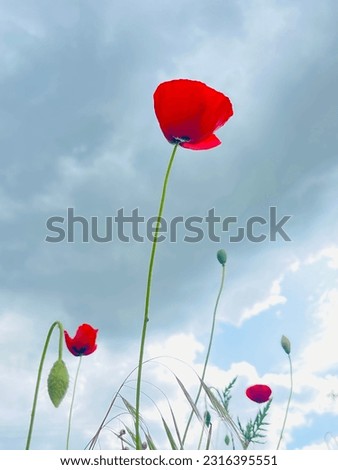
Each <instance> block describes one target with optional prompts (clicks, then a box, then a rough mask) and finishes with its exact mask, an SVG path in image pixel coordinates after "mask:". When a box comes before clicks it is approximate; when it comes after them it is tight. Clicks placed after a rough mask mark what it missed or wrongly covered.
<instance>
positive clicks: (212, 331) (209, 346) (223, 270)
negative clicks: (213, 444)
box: [181, 265, 225, 449]
mask: <svg viewBox="0 0 338 470" xmlns="http://www.w3.org/2000/svg"><path fill="white" fill-rule="evenodd" d="M224 278H225V265H222V278H221V285H220V288H219V291H218V295H217V299H216V303H215V308H214V313H213V316H212V324H211V331H210V338H209V345H208V350H207V355H206V356H205V361H204V367H203V372H202V377H201V379H200V386H199V389H198V392H197V395H196V398H195V402H194V403H195V406H197V403H198V400H199V398H200V395H201V391H202V388H203V382H204V378H205V373H206V370H207V365H208V361H209V356H210V351H211V345H212V341H213V338H214V331H215V323H216V313H217V308H218V304H219V300H220V298H221V294H222V290H223V286H224ZM193 415H194V410H193V409H192V410H191V413H190V416H189V419H188V422H187V425H186V427H185V431H184V434H183V438H182V446H181V449H183V446H184V443H185V440H186V438H187V434H188V430H189V426H190V423H191V420H192V418H193Z"/></svg>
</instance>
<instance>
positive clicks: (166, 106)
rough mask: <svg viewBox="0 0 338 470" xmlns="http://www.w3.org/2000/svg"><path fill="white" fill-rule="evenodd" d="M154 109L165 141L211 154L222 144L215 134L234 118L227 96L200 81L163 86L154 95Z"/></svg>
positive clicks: (180, 81) (171, 82)
mask: <svg viewBox="0 0 338 470" xmlns="http://www.w3.org/2000/svg"><path fill="white" fill-rule="evenodd" d="M154 108H155V114H156V117H157V120H158V122H159V125H160V128H161V130H162V132H163V134H164V136H165V138H166V139H167V140H168V141H169V142H170V143H171V144H179V145H180V146H181V147H184V148H187V149H191V150H208V149H211V148H213V147H217V146H218V145H220V144H221V141H220V140H219V138H218V137H216V135H215V134H214V132H215V131H216V130H217V129H219V128H220V127H222V126H224V124H225V123H226V122H227V120H228V119H230V117H231V116H232V115H233V109H232V104H231V101H230V100H229V98H228V97H227V96H225V95H223V93H221V92H219V91H216V90H214V89H213V88H210V87H209V86H207V85H205V83H202V82H199V81H196V80H187V79H178V80H171V81H168V82H163V83H161V84H160V85H159V86H158V87H157V89H156V90H155V93H154Z"/></svg>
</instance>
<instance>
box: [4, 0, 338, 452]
mask: <svg viewBox="0 0 338 470" xmlns="http://www.w3.org/2000/svg"><path fill="white" fill-rule="evenodd" d="M337 10H338V8H337V2H336V1H335V0H324V1H322V2H317V1H315V0H309V1H305V0H303V1H301V0H298V1H297V0H295V1H283V2H280V1H277V0H242V1H241V0H237V1H236V0H209V1H203V0H180V1H178V0H161V1H160V2H159V1H155V0H144V1H142V2H138V1H136V0H129V1H122V0H110V1H109V0H99V1H97V0H96V1H94V0H92V1H90V0H82V1H79V0H77V1H75V0H72V1H69V0H59V1H58V2H52V1H44V0H26V1H20V0H11V1H9V0H1V1H0V156H1V157H0V158H1V167H0V181H1V185H0V220H1V231H0V299H1V302H0V332H1V334H0V352H1V362H0V378H1V392H0V394H1V401H0V402H1V405H0V449H22V448H24V446H25V440H26V436H27V429H28V424H29V415H30V410H31V404H32V399H33V393H34V386H35V380H36V373H37V368H38V364H39V360H40V355H41V351H42V348H43V344H44V340H45V336H46V334H47V331H48V329H49V327H50V325H51V324H52V323H53V322H54V321H55V320H59V321H61V322H62V323H63V325H64V327H65V329H66V330H67V331H69V333H70V334H71V335H73V334H74V333H75V330H76V328H77V327H78V325H80V324H82V323H90V324H91V325H93V326H94V327H95V328H98V329H99V336H98V349H97V351H96V352H95V354H93V355H91V356H88V357H85V358H84V360H83V361H82V368H81V372H80V379H79V386H78V389H77V396H76V401H75V408H74V416H73V429H72V436H71V447H72V448H75V449H82V448H84V446H85V445H86V444H87V442H88V440H89V439H90V438H91V437H92V436H93V434H94V433H95V432H96V430H97V427H98V425H99V423H100V421H101V419H102V418H103V415H104V413H105V411H106V410H107V408H108V406H109V403H110V400H111V397H112V396H113V394H114V393H115V392H116V390H117V388H118V387H119V385H120V384H121V383H122V382H123V380H124V379H125V378H126V376H127V375H128V374H129V372H130V371H131V370H132V369H133V368H134V367H135V366H136V363H137V359H138V348H139V337H140V331H141V324H142V318H143V308H144V295H145V285H146V274H147V266H148V258H149V254H150V248H151V244H150V242H149V241H148V240H146V241H145V242H143V243H141V242H137V241H132V240H131V241H129V242H123V241H119V240H118V239H117V237H116V236H115V237H114V239H113V241H110V242H107V243H97V242H95V241H94V240H93V239H92V238H91V237H89V241H88V243H84V242H83V241H82V239H81V227H80V226H79V224H78V226H77V229H76V230H75V239H74V242H67V240H64V241H62V242H60V243H51V242H46V236H48V235H53V234H52V233H51V232H49V231H48V229H47V227H46V223H47V220H48V219H49V218H50V217H53V216H59V217H66V216H67V209H68V208H73V209H74V213H75V215H81V216H83V217H86V218H88V219H90V218H91V217H97V218H98V222H99V230H100V233H101V234H104V230H105V218H106V217H112V216H113V217H114V216H116V215H117V211H118V210H119V209H121V208H123V210H124V212H125V214H126V215H130V214H131V211H132V210H133V209H135V208H138V210H139V213H140V215H142V216H144V217H145V218H149V217H151V216H155V215H156V213H157V208H158V204H159V197H160V191H161V186H162V180H163V177H164V172H165V169H166V166H167V162H168V159H169V156H170V153H171V150H172V147H171V146H170V145H169V143H168V142H167V141H166V140H165V139H164V137H163V135H162V133H161V131H160V129H159V126H158V123H157V121H156V117H155V115H154V111H153V92H154V90H155V89H156V87H157V85H158V84H159V83H161V82H162V81H166V80H170V79H173V78H190V79H196V80H201V81H203V82H205V83H207V84H208V85H210V86H212V87H213V88H216V89H217V90H220V91H222V92H223V93H225V94H226V95H227V96H229V97H230V99H231V101H232V102H233V105H234V110H235V114H234V116H233V118H232V119H231V120H230V121H229V122H228V123H227V124H226V125H225V126H224V127H223V128H222V129H220V130H219V131H218V136H219V137H220V139H221V140H222V145H221V146H219V147H217V148H215V149H213V150H209V151H200V152H194V151H190V150H186V149H183V148H179V150H178V153H177V157H176V160H175V162H174V167H173V171H172V175H171V180H170V183H169V188H168V194H167V201H166V207H165V213H164V215H165V217H166V218H167V220H171V219H173V218H174V217H176V216H183V217H189V216H198V217H206V216H207V214H208V211H209V210H210V209H212V208H213V209H214V210H215V213H216V215H218V216H220V217H221V219H224V218H225V217H229V216H235V217H237V218H238V224H237V226H235V225H234V226H233V228H232V229H231V230H230V233H229V232H228V233H227V232H223V233H222V232H221V230H220V227H218V235H219V236H220V241H219V242H215V241H212V240H210V239H209V238H208V236H207V230H206V225H203V227H204V230H205V237H204V239H203V240H202V241H200V242H198V243H187V242H184V240H183V238H184V235H185V233H184V230H183V228H182V227H181V228H180V229H179V230H178V236H177V241H176V242H170V241H169V240H167V241H165V242H162V243H160V244H159V246H158V251H157V257H156V261H155V269H154V282H153V290H152V299H151V308H150V323H149V336H148V340H147V348H146V358H147V359H150V358H155V357H157V356H169V358H168V357H162V359H158V360H157V361H155V360H153V361H150V362H149V363H148V364H147V365H146V366H145V369H144V379H145V380H146V381H147V382H148V384H145V387H144V392H145V393H146V394H147V395H144V396H143V401H142V408H143V409H142V411H143V415H144V418H145V420H146V421H147V424H148V426H149V428H150V429H151V432H152V434H153V435H154V436H155V438H156V440H157V443H158V446H159V447H161V446H162V447H164V446H165V439H164V436H163V431H161V423H160V414H159V412H158V411H157V408H156V406H155V404H154V402H155V403H156V405H157V406H158V407H159V408H160V410H161V412H162V413H163V414H164V415H165V416H166V415H167V413H168V405H167V402H166V400H165V398H164V395H163V394H161V392H160V391H159V390H158V388H156V387H159V388H160V389H161V390H162V391H164V392H165V394H166V396H167V397H168V398H169V400H170V403H171V405H172V407H173V409H174V410H175V413H176V414H177V418H178V421H179V422H180V425H181V426H183V425H184V423H185V421H186V419H187V415H188V412H189V407H188V405H187V402H186V401H185V398H184V396H183V394H182V391H181V390H180V389H179V387H178V385H177V383H176V382H175V379H174V378H173V373H175V374H176V375H178V376H179V377H180V378H181V380H182V381H184V383H185V385H186V387H187V389H188V390H189V392H190V393H191V394H192V395H193V394H194V393H195V392H196V386H197V381H196V375H194V372H193V371H196V372H197V373H201V370H202V366H203V361H204V357H205V353H206V346H207V342H208V333H209V329H210V325H211V317H212V312H213V308H214V303H215V300H216V296H217V292H218V288H219V283H220V277H221V266H220V264H219V263H218V262H217V259H216V253H217V250H219V249H220V248H224V249H225V250H226V251H227V254H228V263H227V275H226V282H225V288H224V291H223V295H222V298H221V302H220V305H219V310H218V317H217V318H218V321H217V325H216V334H215V341H214V344H213V348H212V353H211V358H210V368H209V370H208V374H207V383H208V384H209V385H210V386H214V387H216V388H218V389H222V388H224V387H225V386H226V385H227V384H228V383H229V382H230V380H232V379H233V378H234V377H235V376H238V379H237V383H236V386H235V387H234V389H233V398H232V402H231V414H232V416H233V417H234V418H235V419H236V417H237V416H239V417H240V419H241V420H243V422H245V421H246V419H249V418H250V417H251V418H252V417H254V416H255V413H256V412H257V410H258V406H257V405H256V404H254V403H252V402H249V401H248V399H247V398H246V397H245V389H246V387H247V386H249V385H252V384H254V383H267V384H269V385H270V387H271V388H272V390H273V402H272V405H271V409H270V414H269V422H270V426H269V433H268V435H267V438H266V443H265V444H264V445H262V446H259V445H257V446H256V447H257V448H260V447H266V448H270V449H273V448H276V445H277V442H278V438H279V434H280V430H281V426H282V421H283V417H284V412H285V407H286V402H287V398H288V393H289V381H290V379H289V373H288V360H287V356H286V355H285V353H284V352H283V350H282V348H281V346H280V338H281V336H282V335H283V334H284V335H287V336H288V337H289V338H290V340H291V343H292V360H293V368H294V377H293V379H294V395H293V400H292V402H291V408H290V414H289V418H288V422H287V427H286V432H285V436H284V440H283V442H282V446H281V447H282V448H287V449H328V448H337V440H338V425H337V415H338V375H337V373H338V350H337V340H336V334H337V329H338V317H337V315H338V284H337V280H338V237H337V234H338V218H337V201H338V189H337V179H338V160H337V132H336V129H337V124H338V116H337V109H338V107H337V105H338V103H337V86H336V84H337V72H338V65H337V45H338V38H337V27H336V25H337V14H338V11H337ZM270 207H276V208H277V214H278V218H282V217H283V216H286V215H289V216H291V218H290V220H289V221H288V222H287V224H286V225H285V226H284V228H285V230H286V231H287V234H288V235H289V237H290V238H291V241H285V240H284V239H283V238H282V237H280V236H279V235H277V237H276V240H275V241H271V240H269V230H268V229H267V228H266V227H264V228H260V227H259V226H255V230H257V232H256V233H257V234H259V233H265V234H266V235H267V239H266V240H265V241H263V242H261V243H253V242H252V241H250V240H248V239H247V238H245V239H243V240H242V241H239V242H231V240H230V236H234V235H235V234H236V227H240V226H243V227H245V225H246V221H247V220H248V219H249V218H250V217H253V216H259V217H264V218H266V220H267V221H269V210H270V209H269V208H270ZM113 230H115V227H113ZM128 230H129V229H128V228H126V232H128ZM129 231H130V230H129ZM114 235H116V234H115V232H114ZM54 236H55V234H54ZM56 355H57V335H56V334H55V337H53V341H52V344H51V348H50V351H49V353H48V356H47V363H46V369H45V371H44V375H43V384H42V387H41V391H40V399H39V404H38V411H37V417H36V425H35V429H34V434H33V439H32V448H34V449H62V448H64V446H65V434H66V428H67V417H68V411H69V406H70V401H71V391H72V386H73V385H74V378H75V372H76V367H77V358H75V357H74V356H72V355H70V354H69V353H68V351H67V350H65V352H64V360H65V361H66V363H67V366H68V369H69V373H70V377H71V379H70V382H71V383H70V391H69V392H68V394H67V396H66V398H65V400H64V402H63V403H62V404H61V405H60V408H59V409H57V410H55V409H54V408H53V406H52V405H51V404H50V402H49V399H48V395H47V387H46V378H47V375H48V369H49V368H50V367H51V365H52V364H53V362H54V360H55V359H56ZM134 387H135V375H132V376H131V381H130V382H128V384H127V386H126V387H125V388H124V389H123V394H124V396H125V397H128V399H129V400H130V401H131V402H132V401H133V400H134V390H133V389H134ZM336 394H337V397H336ZM152 400H153V401H152ZM120 405H121V402H120V403H119V406H120ZM119 406H117V407H116V408H115V409H113V411H112V414H111V418H114V417H115V419H114V420H113V421H112V422H111V423H110V426H109V429H108V428H107V429H106V430H105V431H104V432H103V433H102V436H101V439H100V445H101V448H105V449H112V448H118V447H119V446H120V444H119V442H117V440H116V439H115V438H114V434H113V432H114V431H118V430H119V429H121V427H123V423H122V421H123V419H124V417H125V415H122V416H120V418H118V416H119V415H120V413H121V412H123V410H121V409H120V408H119ZM200 407H201V411H202V412H203V411H204V400H201V402H200ZM119 419H120V420H119ZM225 433H226V428H225V427H224V425H223V424H219V425H217V423H216V419H215V433H214V437H213V441H212V446H213V448H215V449H217V448H218V449H221V448H224V447H225V445H224V443H223V438H224V435H225ZM197 436H199V428H198V426H196V425H194V426H193V429H192V432H191V436H190V437H189V439H188V445H189V446H190V447H191V448H193V447H194V445H196V437H197ZM197 440H198V437H197ZM194 443H195V444H194Z"/></svg>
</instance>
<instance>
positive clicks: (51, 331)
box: [26, 321, 63, 450]
mask: <svg viewBox="0 0 338 470" xmlns="http://www.w3.org/2000/svg"><path fill="white" fill-rule="evenodd" d="M56 326H58V328H59V332H60V335H59V359H60V360H61V359H62V346H63V326H62V323H60V322H59V321H56V322H54V323H53V324H52V326H51V327H50V328H49V331H48V334H47V337H46V341H45V345H44V348H43V351H42V355H41V359H40V365H39V369H38V376H37V380H36V385H35V392H34V399H33V407H32V413H31V419H30V423H29V430H28V435H27V442H26V450H29V447H30V443H31V439H32V432H33V426H34V420H35V413H36V405H37V402H38V395H39V388H40V382H41V375H42V369H43V365H44V362H45V358H46V353H47V349H48V345H49V341H50V338H51V336H52V333H53V330H54V328H55V327H56Z"/></svg>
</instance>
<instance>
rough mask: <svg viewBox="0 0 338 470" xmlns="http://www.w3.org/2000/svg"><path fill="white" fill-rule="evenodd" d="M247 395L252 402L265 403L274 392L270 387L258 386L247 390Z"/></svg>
mask: <svg viewBox="0 0 338 470" xmlns="http://www.w3.org/2000/svg"><path fill="white" fill-rule="evenodd" d="M245 393H246V396H247V397H248V398H250V400H252V401H255V402H256V403H265V402H266V401H268V400H269V398H270V395H271V393H272V390H271V388H270V387H269V386H268V385H262V384H257V385H252V386H251V387H249V388H247V389H246V392H245Z"/></svg>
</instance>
